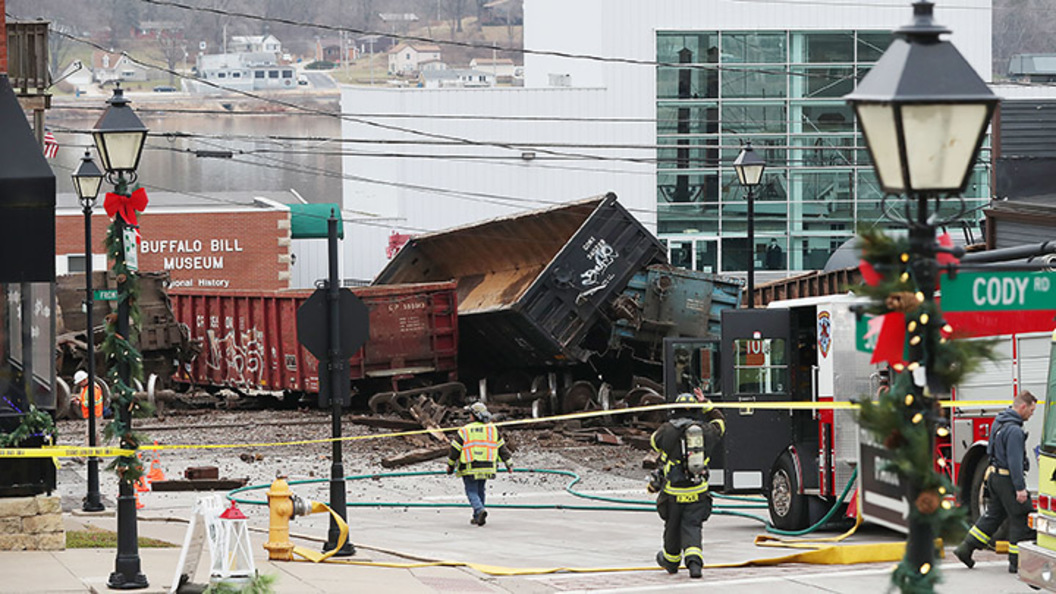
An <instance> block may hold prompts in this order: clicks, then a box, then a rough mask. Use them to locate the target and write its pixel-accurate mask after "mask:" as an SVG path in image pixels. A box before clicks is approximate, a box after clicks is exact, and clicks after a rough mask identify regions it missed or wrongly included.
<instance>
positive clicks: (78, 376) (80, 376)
mask: <svg viewBox="0 0 1056 594" xmlns="http://www.w3.org/2000/svg"><path fill="white" fill-rule="evenodd" d="M86 381H88V373H87V372H85V371H84V370H83V369H78V370H77V373H74V374H73V383H74V384H80V383H81V382H86Z"/></svg>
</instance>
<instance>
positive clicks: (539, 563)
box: [0, 465, 1033, 594]
mask: <svg viewBox="0 0 1056 594" xmlns="http://www.w3.org/2000/svg"><path fill="white" fill-rule="evenodd" d="M60 472H61V473H62V481H60V492H61V494H62V495H63V504H64V508H65V509H67V510H72V509H79V507H80V503H79V501H80V498H81V497H82V496H83V493H84V486H83V476H80V475H81V473H83V469H81V468H76V467H73V466H72V465H70V466H69V467H66V468H64V469H62V470H60ZM445 478H449V477H437V478H434V477H425V478H418V479H415V480H416V481H417V483H418V485H419V487H420V488H421V490H420V491H416V492H402V491H401V488H402V487H405V486H406V483H401V482H400V481H397V480H393V481H373V480H367V481H362V482H359V483H351V484H350V485H349V493H350V495H349V501H350V502H355V501H369V502H378V503H383V502H392V501H417V502H431V503H459V504H462V503H464V495H462V494H461V488H460V487H461V485H460V484H458V483H456V482H455V481H453V480H448V481H445V480H444V479H445ZM566 482H567V479H564V478H547V479H545V480H532V481H528V480H526V479H525V478H524V477H518V476H517V475H514V477H513V478H505V477H503V478H500V479H498V480H497V481H496V483H495V484H494V485H492V486H490V487H489V495H488V504H489V507H490V514H489V516H488V523H487V525H486V526H484V527H477V526H471V525H470V524H469V518H470V511H469V510H468V508H419V507H399V506H390V507H350V508H349V512H348V516H349V525H350V535H351V540H352V542H353V543H354V544H355V545H356V547H357V549H358V550H357V554H356V555H355V556H354V557H352V558H350V560H352V561H355V562H376V563H393V564H406V563H414V562H416V561H429V560H433V561H440V560H443V561H461V562H472V563H476V564H481V565H487V566H493V567H498V568H500V569H501V568H510V569H513V570H519V569H525V568H538V569H539V570H540V571H539V572H536V573H523V574H519V575H518V574H516V572H514V574H513V575H490V574H489V573H484V572H482V571H480V570H478V569H473V568H471V567H465V566H461V567H451V566H419V567H413V568H406V567H377V566H361V565H347V564H337V563H335V564H313V563H308V562H271V561H268V560H267V552H266V551H265V550H264V548H263V544H264V542H265V541H266V540H267V533H266V530H267V521H268V512H267V509H266V508H265V507H264V506H262V505H243V506H241V509H242V511H243V512H244V513H245V514H246V516H247V517H248V518H249V524H250V526H251V528H252V529H253V530H254V531H253V532H252V533H251V536H252V540H253V551H254V555H255V560H256V563H257V568H258V570H259V571H260V572H261V573H264V574H270V575H275V576H277V578H278V580H277V582H276V591H277V592H280V593H304V592H309V593H316V592H342V593H345V592H349V591H366V592H375V591H376V592H398V593H403V592H410V593H417V592H447V593H456V592H457V593H461V592H469V593H472V592H484V593H486V592H507V593H513V594H537V593H538V594H542V593H549V592H567V591H590V592H594V591H607V592H661V591H665V592H666V591H669V590H673V591H694V590H697V591H699V590H700V589H702V588H704V587H721V588H722V591H723V592H731V593H734V594H737V593H745V594H747V593H749V592H753V593H754V592H759V591H762V590H773V591H780V592H781V593H782V594H801V593H812V594H820V593H832V592H886V591H887V590H888V586H889V576H890V571H891V568H892V567H893V563H891V562H885V563H869V564H859V565H851V566H839V565H806V564H784V565H775V566H768V567H734V568H710V569H706V570H705V575H704V578H703V579H702V580H692V581H691V580H690V579H689V578H688V576H687V574H686V572H685V571H682V572H680V573H679V574H678V575H668V574H667V573H666V572H664V571H662V570H660V569H657V568H655V561H654V556H655V554H656V551H657V550H658V548H659V545H660V535H661V530H662V523H661V521H660V519H659V518H658V517H657V515H656V513H655V511H652V510H650V509H648V508H646V509H644V510H641V511H626V508H624V509H622V510H621V509H617V508H618V507H619V506H616V507H613V508H612V509H608V510H601V511H582V510H570V509H509V508H506V509H504V508H501V507H500V506H499V504H503V503H507V504H537V505H538V504H550V505H554V504H558V505H583V504H584V503H589V502H585V501H584V500H583V499H577V498H575V497H572V496H571V495H569V494H568V493H566V492H564V491H563V490H562V488H563V486H564V484H565V483H566ZM112 487H113V486H112V485H109V484H108V485H107V486H106V487H104V491H108V490H111V488H112ZM577 488H580V489H581V490H582V491H583V492H584V493H592V494H594V495H606V496H609V497H616V498H622V499H642V498H643V497H644V496H645V495H644V493H643V488H642V481H640V480H633V479H624V478H620V477H615V476H612V475H604V476H602V477H601V478H600V479H599V478H598V477H596V476H588V477H587V478H586V479H585V480H584V483H583V484H582V485H581V486H579V487H577ZM293 489H294V491H295V492H297V493H298V494H299V495H301V496H305V497H309V498H325V491H324V489H325V485H323V486H317V488H316V490H315V491H314V492H313V491H312V490H311V487H310V486H309V485H300V486H295V487H293ZM422 492H424V493H427V495H425V496H422ZM104 495H107V497H106V505H107V509H108V510H110V511H109V515H101V516H96V515H93V516H85V515H83V514H80V513H76V514H75V513H70V512H69V511H68V512H67V513H66V514H64V520H65V523H66V528H67V530H75V529H80V528H83V527H84V526H95V527H98V528H102V529H106V530H112V531H116V528H117V526H116V520H115V518H114V517H113V509H114V506H113V501H112V499H110V497H109V495H108V493H107V492H104ZM199 495H200V494H197V493H153V492H152V493H144V494H142V495H141V499H142V501H143V503H144V504H145V506H146V507H145V509H142V510H140V511H139V514H138V516H139V523H138V531H139V536H143V537H151V538H155V539H159V540H163V541H166V542H170V543H173V544H175V545H181V544H182V543H183V540H184V537H185V535H186V531H187V527H188V524H187V521H188V520H189V519H190V516H191V512H192V510H193V509H194V503H195V501H196V499H197V497H198V496H199ZM244 496H245V498H246V499H248V500H256V501H262V500H263V499H264V496H263V492H262V491H255V492H249V493H246V494H244ZM759 513H761V514H764V515H765V513H766V511H765V509H763V510H760V511H759ZM328 523H329V517H328V516H327V515H325V514H315V515H311V516H307V517H300V518H296V519H294V520H293V521H292V522H291V527H290V531H291V533H292V534H294V535H295V536H301V537H303V538H294V543H295V544H297V545H300V546H304V547H306V548H310V549H314V550H319V549H320V547H321V546H322V542H323V541H325V538H326V535H327V529H328ZM760 532H761V524H759V523H757V522H754V521H752V520H749V519H745V518H742V517H736V516H730V515H714V516H712V518H711V519H710V520H709V521H708V522H707V523H706V524H705V526H704V554H705V562H706V563H716V564H718V563H739V562H744V561H747V560H750V559H759V558H770V557H779V556H784V555H786V554H788V553H789V550H788V549H777V548H764V547H757V546H755V545H754V543H753V541H754V538H755V536H756V535H758V534H759V533H760ZM821 536H832V535H831V534H825V535H821ZM902 540H904V537H903V536H902V535H899V534H896V533H893V532H890V531H888V530H885V529H882V528H879V527H875V526H873V527H870V526H863V527H862V528H860V529H859V530H858V531H857V532H856V533H855V534H854V535H853V536H852V537H851V538H849V539H847V541H846V542H847V543H848V544H862V543H885V542H886V543H889V542H897V541H902ZM139 554H140V559H141V563H142V571H143V573H144V574H145V575H146V576H147V579H148V580H149V582H150V586H151V587H150V588H149V589H147V590H139V592H165V591H168V589H169V587H170V586H171V585H172V583H173V581H174V577H175V574H176V566H177V563H178V560H179V557H180V549H179V548H178V546H177V547H176V548H168V549H148V548H142V549H140V551H139ZM115 557H116V551H115V550H113V549H78V550H66V551H60V552H0V592H3V593H6V592H15V593H45V592H47V593H51V592H91V591H93V588H94V591H97V592H104V591H105V592H111V591H110V590H108V589H106V587H105V584H106V579H107V577H108V576H109V574H110V572H111V571H113V568H114V562H115ZM976 560H977V561H978V563H977V565H976V568H975V569H973V570H968V569H966V568H965V567H964V566H962V565H961V564H960V563H959V562H957V561H956V560H955V559H954V558H953V557H952V555H950V554H947V556H946V560H945V561H943V562H942V563H941V566H940V567H941V569H942V571H943V572H944V577H945V581H944V582H943V583H942V584H941V585H940V587H939V591H940V592H956V593H957V594H965V593H970V592H986V593H987V594H1003V593H1024V594H1025V593H1028V592H1032V591H1033V590H1031V589H1030V588H1029V587H1027V586H1026V585H1025V584H1022V583H1021V582H1019V581H1018V580H1017V579H1016V578H1015V576H1011V575H1009V574H1008V573H1007V572H1006V570H1005V566H1006V561H1005V559H1004V557H1002V556H998V555H996V554H993V553H988V552H982V553H977V554H976ZM208 562H209V552H208V548H206V550H205V551H203V555H202V560H201V562H200V563H199V565H198V568H197V573H196V574H195V576H194V580H193V581H194V582H195V583H199V584H205V583H207V582H208V579H209V575H208V574H209V571H208ZM560 568H577V569H582V570H586V571H582V572H557V571H556V570H558V569H560ZM627 568H637V569H636V570H633V571H626V570H624V569H627ZM480 569H484V568H480ZM606 570H608V571H606ZM613 570H615V571H613ZM489 571H490V569H489ZM547 572H552V573H547Z"/></svg>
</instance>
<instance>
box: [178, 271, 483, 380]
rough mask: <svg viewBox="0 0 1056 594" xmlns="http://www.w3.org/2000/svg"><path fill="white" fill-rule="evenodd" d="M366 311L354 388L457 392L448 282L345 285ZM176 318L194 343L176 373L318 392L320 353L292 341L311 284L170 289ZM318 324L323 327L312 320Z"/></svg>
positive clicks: (453, 305)
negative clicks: (226, 289) (272, 288)
mask: <svg viewBox="0 0 1056 594" xmlns="http://www.w3.org/2000/svg"><path fill="white" fill-rule="evenodd" d="M352 292H353V293H355V294H356V295H357V296H358V297H359V298H360V299H361V300H362V301H363V302H364V304H366V306H367V308H368V310H369V311H370V337H369V340H368V341H367V343H366V344H365V345H364V346H363V347H362V348H361V349H360V350H359V351H357V352H356V353H355V354H354V355H353V356H352V358H351V359H349V370H350V373H349V381H350V382H352V387H353V394H356V393H359V394H362V395H365V396H369V395H371V394H374V393H375V392H379V391H394V392H400V393H414V392H415V391H424V390H426V389H427V390H430V391H432V394H431V395H432V396H433V397H436V396H437V393H436V392H437V391H439V392H440V394H439V395H440V396H448V395H453V396H457V397H460V396H461V394H462V393H463V392H464V388H462V385H461V384H458V383H457V382H456V381H455V380H456V379H457V371H458V307H457V302H456V298H455V285H454V283H451V282H438V283H416V284H403V285H393V286H386V287H359V288H355V289H352ZM170 295H171V299H172V306H173V312H174V313H175V316H176V320H177V321H178V322H180V323H181V324H183V325H185V326H186V327H187V328H189V330H190V336H191V340H192V342H194V343H196V344H197V345H198V352H197V353H195V354H193V355H191V356H189V357H186V361H185V362H184V363H183V364H182V365H181V366H180V368H179V369H177V370H176V373H175V375H174V381H175V382H176V383H177V384H183V385H184V386H187V387H191V386H196V387H207V388H220V387H223V388H229V389H232V390H234V391H236V392H238V393H242V394H247V395H271V396H276V397H283V398H285V397H287V396H290V397H297V398H298V399H299V398H301V397H303V396H305V395H312V394H317V393H318V392H319V373H318V366H319V362H318V360H316V358H315V357H314V356H313V355H312V354H311V353H309V352H308V351H307V349H305V348H304V346H302V345H301V344H300V342H299V341H298V337H297V321H296V320H297V316H296V312H297V308H299V307H300V306H301V304H303V303H304V301H305V300H306V299H308V298H309V297H310V296H311V295H312V291H310V290H292V291H275V292H225V293H215V292H205V291H184V290H179V291H172V292H171V293H170ZM319 331H320V332H325V328H320V329H319Z"/></svg>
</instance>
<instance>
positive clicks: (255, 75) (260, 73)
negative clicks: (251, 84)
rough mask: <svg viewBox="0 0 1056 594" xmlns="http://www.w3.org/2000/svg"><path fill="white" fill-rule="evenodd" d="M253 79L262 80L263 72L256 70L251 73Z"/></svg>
mask: <svg viewBox="0 0 1056 594" xmlns="http://www.w3.org/2000/svg"><path fill="white" fill-rule="evenodd" d="M253 78H264V71H263V70H257V71H255V72H253Z"/></svg>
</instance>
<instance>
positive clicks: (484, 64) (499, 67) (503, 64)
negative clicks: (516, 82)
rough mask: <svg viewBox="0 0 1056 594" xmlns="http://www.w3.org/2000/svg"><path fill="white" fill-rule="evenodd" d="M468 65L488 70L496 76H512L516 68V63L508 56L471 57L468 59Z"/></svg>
mask: <svg viewBox="0 0 1056 594" xmlns="http://www.w3.org/2000/svg"><path fill="white" fill-rule="evenodd" d="M469 67H470V68H471V69H473V70H483V71H485V72H490V73H491V74H492V75H493V76H495V77H496V78H504V77H505V78H513V77H514V74H515V73H516V69H517V65H516V64H514V63H513V60H511V59H509V58H496V59H492V58H473V59H472V60H470V61H469Z"/></svg>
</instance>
